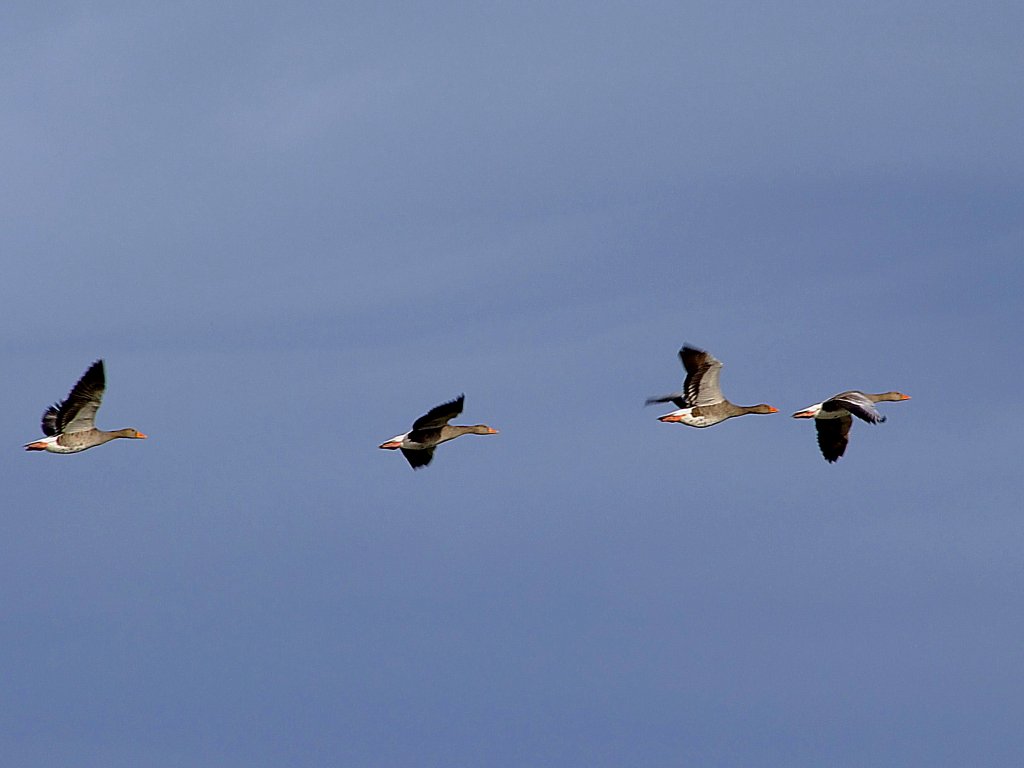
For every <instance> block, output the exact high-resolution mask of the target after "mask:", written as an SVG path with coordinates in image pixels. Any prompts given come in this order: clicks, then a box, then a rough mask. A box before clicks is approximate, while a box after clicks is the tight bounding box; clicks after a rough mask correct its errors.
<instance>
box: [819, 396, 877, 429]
mask: <svg viewBox="0 0 1024 768" xmlns="http://www.w3.org/2000/svg"><path fill="white" fill-rule="evenodd" d="M821 410H823V411H848V412H850V413H852V414H853V415H854V416H856V417H857V418H858V419H863V420H864V421H866V422H867V423H868V424H881V423H882V422H883V421H885V416H883V415H882V414H880V413H879V412H878V411H877V410H876V409H875V404H874V403H873V402H871V400H870V399H869V398H868V397H867V395H865V394H864V393H863V392H843V393H841V394H838V395H836V396H835V397H832V398H829V399H828V400H826V401H825V402H824V403H822V404H821Z"/></svg>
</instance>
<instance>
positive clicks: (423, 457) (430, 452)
mask: <svg viewBox="0 0 1024 768" xmlns="http://www.w3.org/2000/svg"><path fill="white" fill-rule="evenodd" d="M399 450H401V451H402V455H403V456H405V460H406V461H408V462H409V466H410V467H412V468H413V469H419V468H420V467H425V466H427V464H429V463H430V461H431V459H433V458H434V449H433V448H422V449H420V450H410V449H409V448H400V449H399Z"/></svg>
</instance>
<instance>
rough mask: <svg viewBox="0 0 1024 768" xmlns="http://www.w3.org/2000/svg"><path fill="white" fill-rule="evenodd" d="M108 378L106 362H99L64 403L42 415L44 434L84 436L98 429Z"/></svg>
mask: <svg viewBox="0 0 1024 768" xmlns="http://www.w3.org/2000/svg"><path fill="white" fill-rule="evenodd" d="M105 389H106V376H105V375H104V372H103V361H102V360H97V361H96V362H95V363H93V364H92V365H91V366H89V370H87V371H86V372H85V373H84V374H83V375H82V378H80V379H79V380H78V383H77V384H75V386H74V387H72V388H71V391H70V392H69V393H68V396H67V397H66V398H65V399H64V402H62V403H54V404H53V405H51V406H50V407H49V408H47V409H46V412H45V413H44V414H43V424H42V426H43V434H44V435H46V436H47V437H52V436H53V435H59V434H65V433H72V432H85V431H87V430H90V429H93V428H94V427H95V420H96V411H98V410H99V407H100V403H101V402H102V401H103V391H104V390H105Z"/></svg>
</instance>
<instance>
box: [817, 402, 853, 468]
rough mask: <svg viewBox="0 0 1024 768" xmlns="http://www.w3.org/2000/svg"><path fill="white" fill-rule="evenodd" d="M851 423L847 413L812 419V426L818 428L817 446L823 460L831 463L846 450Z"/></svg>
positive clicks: (851, 420)
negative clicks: (835, 416) (836, 416)
mask: <svg viewBox="0 0 1024 768" xmlns="http://www.w3.org/2000/svg"><path fill="white" fill-rule="evenodd" d="M852 424H853V419H852V418H850V415H849V414H844V415H842V416H840V417H838V418H834V419H815V420H814V426H815V427H817V428H818V447H819V448H820V449H821V455H822V456H824V457H825V461H827V462H829V463H830V464H831V463H832V462H834V461H835V460H836V459H838V458H839V457H840V456H842V455H843V454H844V453H845V452H846V444H847V443H849V442H850V438H849V435H850V426H851V425H852Z"/></svg>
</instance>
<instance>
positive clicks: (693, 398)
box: [646, 345, 779, 429]
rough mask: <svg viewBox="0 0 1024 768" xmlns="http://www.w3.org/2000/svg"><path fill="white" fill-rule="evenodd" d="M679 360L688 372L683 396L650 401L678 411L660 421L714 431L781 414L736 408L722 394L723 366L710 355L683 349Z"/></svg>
mask: <svg viewBox="0 0 1024 768" xmlns="http://www.w3.org/2000/svg"><path fill="white" fill-rule="evenodd" d="M679 359H680V360H681V361H682V363H683V368H684V369H686V379H685V380H684V381H683V390H682V392H673V393H671V394H669V395H662V396H661V397H649V398H647V403H646V404H647V405H651V404H652V403H673V404H674V405H675V406H676V408H677V409H678V410H675V411H672V412H671V413H666V414H665V415H664V416H660V417H658V421H664V422H670V423H672V422H675V423H679V424H685V425H686V426H688V427H697V428H698V429H703V428H704V427H713V426H714V425H715V424H720V423H721V422H723V421H725V420H726V419H731V418H732V417H733V416H743V415H745V414H748V413H778V411H779V409H778V408H773V407H772V406H770V405H765V404H763V403H762V404H761V405H736V404H735V403H731V402H729V401H728V400H727V399H726V398H725V395H723V394H722V388H721V386H720V385H719V383H718V381H719V376H720V374H721V371H722V363H721V361H720V360H718V359H716V358H715V357H714V356H713V355H711V354H710V353H709V352H705V351H704V350H702V349H697V348H696V347H691V346H689V345H684V346H683V348H682V349H680V350H679Z"/></svg>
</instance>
